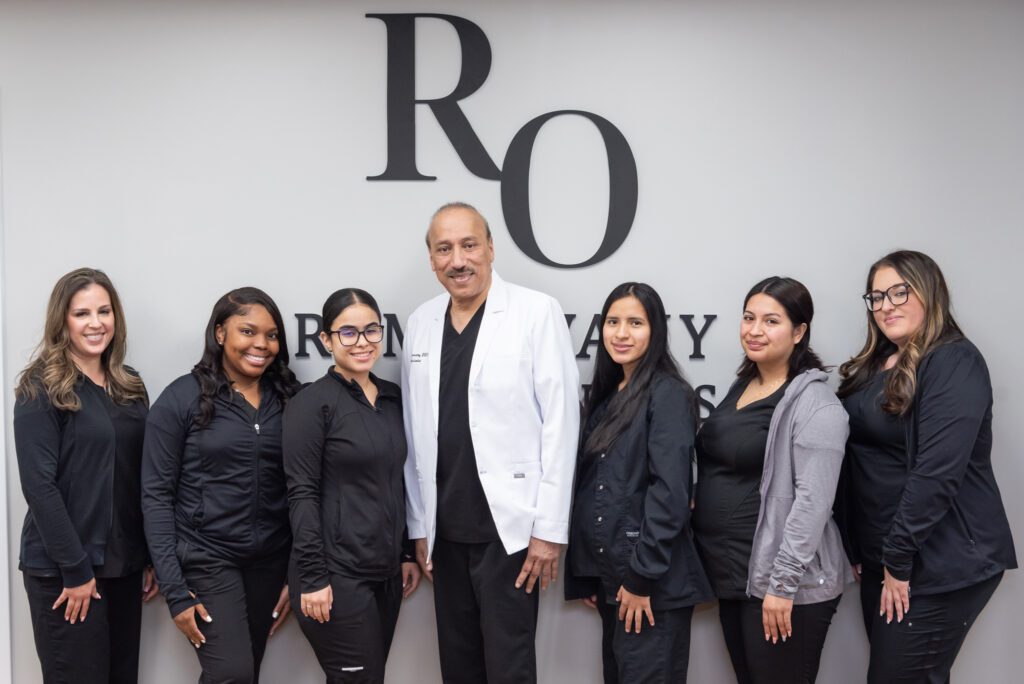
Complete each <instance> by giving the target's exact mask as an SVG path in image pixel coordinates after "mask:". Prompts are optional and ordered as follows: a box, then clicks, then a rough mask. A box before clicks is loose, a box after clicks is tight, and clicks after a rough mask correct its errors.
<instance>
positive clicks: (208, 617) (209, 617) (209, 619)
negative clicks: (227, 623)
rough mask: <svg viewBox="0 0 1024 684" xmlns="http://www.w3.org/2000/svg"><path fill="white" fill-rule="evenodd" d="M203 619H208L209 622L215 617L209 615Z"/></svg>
mask: <svg viewBox="0 0 1024 684" xmlns="http://www.w3.org/2000/svg"><path fill="white" fill-rule="evenodd" d="M203 619H204V620H206V621H207V622H213V617H211V616H210V615H207V616H206V617H204V618H203Z"/></svg>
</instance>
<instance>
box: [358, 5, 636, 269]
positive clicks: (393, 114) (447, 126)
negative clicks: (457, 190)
mask: <svg viewBox="0 0 1024 684" xmlns="http://www.w3.org/2000/svg"><path fill="white" fill-rule="evenodd" d="M366 16H367V17H368V18H370V19H379V20H381V21H382V22H384V26H385V28H386V30H387V54H388V72H387V73H388V76H387V116H388V126H387V130H388V151H387V166H386V167H385V169H384V172H383V173H381V174H379V175H376V176H367V177H366V179H367V180H371V181H376V180H405V181H409V180H411V181H425V180H426V181H430V180H437V178H436V176H427V175H425V174H422V173H420V171H419V169H418V168H417V166H416V105H427V106H428V107H430V111H431V112H433V114H434V117H435V118H436V119H437V122H438V123H439V124H440V125H441V129H442V130H443V131H444V134H445V135H446V136H448V140H449V141H450V142H451V144H452V147H454V148H455V151H456V153H458V155H459V158H460V159H461V160H462V163H463V164H465V165H466V168H467V169H469V171H470V172H471V173H473V174H475V175H476V176H479V177H480V178H485V179H487V180H497V181H501V207H502V211H503V213H504V215H505V224H506V225H507V226H508V230H509V234H510V235H511V237H512V241H513V242H515V244H516V246H517V247H519V249H521V250H522V251H523V253H524V254H526V256H528V257H530V258H531V259H533V260H534V261H536V262H538V263H541V264H544V265H546V266H553V267H555V268H582V267H584V266H590V265H593V264H596V263H598V262H601V261H604V260H605V259H607V258H608V257H610V256H611V255H612V254H614V253H615V251H616V250H617V249H618V248H619V247H621V246H622V244H623V243H624V242H625V240H626V237H627V236H628V235H629V231H630V229H631V228H632V226H633V219H634V218H635V217H636V205H637V187H638V185H637V172H636V160H635V159H634V157H633V151H632V150H631V149H630V147H629V143H628V142H627V141H626V138H625V137H624V136H623V135H622V133H621V132H620V131H619V129H618V128H616V127H615V126H614V125H613V124H612V123H611V122H609V121H608V120H607V119H605V118H604V117H602V116H598V115H597V114H594V113H592V112H585V111H582V110H577V109H563V110H559V111H555V112H548V113H547V114H542V115H540V116H538V117H536V118H535V119H533V120H532V121H530V122H528V123H527V124H526V125H525V126H523V127H522V128H521V129H519V132H518V133H516V135H515V137H514V138H513V139H512V143H511V145H509V148H508V151H507V152H506V154H505V160H504V162H503V164H502V169H501V170H499V169H498V167H497V166H496V165H495V163H494V161H493V160H492V159H491V157H490V155H488V154H487V150H486V149H484V146H483V143H481V142H480V138H479V137H478V136H477V134H476V132H475V131H474V130H473V127H472V126H471V125H470V123H469V119H467V118H466V115H465V113H464V112H463V111H462V108H461V107H460V106H459V101H461V100H463V99H465V98H466V97H469V96H470V95H472V94H473V93H474V92H476V91H477V90H478V89H479V88H480V86H482V85H483V84H484V81H486V80H487V76H488V74H489V73H490V71H491V44H490V41H488V40H487V36H486V35H485V34H484V32H483V30H482V29H481V28H480V27H479V26H477V25H476V24H474V23H473V22H472V21H469V20H468V19H464V18H462V17H456V16H454V15H451V14H433V13H406V14H367V15H366ZM417 19H439V20H441V21H446V22H448V23H449V24H451V26H452V27H453V28H454V29H455V32H456V34H457V35H458V38H459V46H460V47H461V49H462V65H461V71H460V72H459V82H458V84H456V86H455V89H454V90H453V91H452V92H451V93H449V94H448V95H445V96H444V97H437V98H432V99H423V98H417V97H416V20H417ZM566 115H572V116H581V117H583V118H585V119H587V120H589V121H590V122H591V123H593V124H594V125H595V126H597V130H598V131H599V132H600V133H601V138H602V140H603V141H604V146H605V152H606V153H607V155H608V186H609V192H608V220H607V223H606V224H605V228H604V237H603V238H602V240H601V244H600V246H599V247H598V248H597V251H596V252H595V253H594V254H593V255H591V256H590V257H589V258H587V259H584V260H582V261H579V262H577V263H573V264H562V263H559V262H557V261H555V260H553V259H551V258H549V257H548V256H547V255H545V254H544V252H543V251H541V248H540V245H539V244H538V243H537V238H536V235H535V234H534V231H533V221H532V218H531V216H530V160H531V158H532V157H533V145H534V143H535V142H536V140H537V134H538V133H539V132H540V129H541V127H543V126H544V124H545V123H547V122H548V121H550V120H551V119H553V118H555V117H556V116H566Z"/></svg>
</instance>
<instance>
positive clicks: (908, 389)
mask: <svg viewBox="0 0 1024 684" xmlns="http://www.w3.org/2000/svg"><path fill="white" fill-rule="evenodd" d="M886 266H888V267H889V268H891V269H893V270H894V271H896V272H897V273H898V274H899V275H900V277H901V278H902V279H903V280H904V281H905V282H906V283H907V284H908V285H909V286H910V289H911V291H912V292H913V293H914V296H915V297H917V298H918V300H920V302H921V305H922V306H923V307H924V322H923V323H922V325H921V327H920V329H918V331H917V332H915V333H914V334H913V335H911V337H910V339H909V340H908V341H907V343H906V344H905V345H904V347H903V349H902V350H900V349H898V348H897V347H896V345H895V344H893V343H892V342H891V341H889V338H887V337H886V336H885V333H883V332H882V330H881V329H880V328H879V327H878V324H877V323H876V322H875V317H874V314H873V313H872V312H871V311H868V312H867V317H868V335H867V339H866V340H865V341H864V347H863V349H861V350H860V352H858V353H857V355H856V356H854V357H853V358H852V359H850V360H849V361H847V362H846V363H844V364H843V365H842V366H840V367H839V377H840V378H841V379H842V380H841V382H840V384H839V392H838V394H839V396H840V397H846V396H848V395H850V394H853V393H854V392H856V391H857V390H859V389H861V388H862V387H864V386H865V385H866V384H867V383H868V381H870V380H871V378H872V377H873V376H874V375H875V374H876V373H878V372H879V371H880V370H881V369H882V368H883V367H884V366H885V360H886V359H887V358H889V357H890V356H892V355H893V354H894V353H898V354H899V356H898V357H897V358H896V365H895V366H893V369H892V371H893V372H892V373H890V374H889V377H888V378H886V380H885V390H884V395H885V396H884V401H883V402H882V408H883V409H884V410H885V412H886V413H890V414H893V415H897V416H901V415H905V414H906V413H907V412H908V411H909V410H910V409H911V407H912V406H913V404H914V393H915V392H916V391H917V367H918V365H919V364H920V363H921V359H923V358H924V357H925V356H926V355H927V354H928V353H929V352H931V351H932V350H933V349H935V348H936V347H938V346H940V345H943V344H946V343H947V342H952V341H954V340H958V339H960V338H962V337H963V332H961V330H960V326H958V325H957V323H956V320H955V319H954V318H953V312H952V310H951V304H950V297H949V288H948V287H946V279H945V278H944V277H943V275H942V269H940V268H939V265H938V264H936V263H935V261H934V260H932V258H931V257H930V256H928V255H927V254H922V253H921V252H914V251H911V250H901V251H898V252H893V253H891V254H887V255H885V256H884V257H882V258H881V259H879V260H878V261H876V262H875V263H874V264H872V265H871V269H870V270H869V271H868V282H867V287H866V288H865V292H870V291H871V288H872V285H873V283H874V279H875V273H877V272H878V270H879V269H880V268H885V267H886Z"/></svg>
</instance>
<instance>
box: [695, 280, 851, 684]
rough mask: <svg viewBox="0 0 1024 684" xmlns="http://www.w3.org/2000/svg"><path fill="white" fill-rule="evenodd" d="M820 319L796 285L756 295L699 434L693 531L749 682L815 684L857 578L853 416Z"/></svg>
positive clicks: (747, 303)
mask: <svg viewBox="0 0 1024 684" xmlns="http://www.w3.org/2000/svg"><path fill="white" fill-rule="evenodd" d="M813 315H814V305H813V302H812V300H811V295H810V293H809V292H808V291H807V288H806V287H804V286H803V285H802V284H801V283H800V282H798V281H796V280H793V279H792V278H781V277H777V276H773V277H771V278H766V279H765V280H762V281H761V282H759V283H758V284H757V285H755V286H754V287H753V288H752V289H751V290H750V292H749V293H748V294H747V296H746V298H745V299H744V306H743V320H742V322H741V323H740V343H741V344H742V346H743V350H744V352H745V357H744V359H743V363H742V364H741V365H740V368H739V370H738V372H737V376H738V377H737V380H736V382H735V383H734V384H733V386H732V388H731V389H730V390H729V393H728V394H727V395H726V397H725V399H723V400H722V402H721V403H720V404H719V405H718V407H717V408H716V409H715V410H714V411H713V412H712V413H711V415H710V416H709V417H708V419H707V420H706V421H705V422H704V424H703V426H702V427H701V429H700V432H699V433H698V435H697V441H696V448H697V467H698V483H697V488H696V497H695V499H696V501H695V504H696V508H695V511H694V522H693V526H694V531H695V533H696V539H697V548H698V550H699V552H700V554H701V558H702V560H703V562H704V567H705V570H706V571H707V575H708V579H709V580H710V581H711V584H712V587H713V588H714V590H715V594H716V596H717V597H718V599H719V620H720V621H721V624H722V631H723V634H724V636H725V641H726V646H727V647H728V650H729V656H730V659H731V660H732V664H733V668H734V669H735V671H736V678H737V680H738V681H739V682H740V684H746V683H748V682H755V683H761V682H787V683H788V682H813V681H814V680H815V677H816V676H817V673H818V663H819V661H820V658H821V650H822V647H823V646H824V643H825V636H826V634H827V632H828V627H829V624H830V623H831V621H832V616H833V615H834V614H835V610H836V606H837V605H838V603H839V599H840V597H841V595H842V591H843V585H844V584H846V582H847V581H852V579H853V578H852V574H851V571H850V567H849V564H848V562H847V560H846V555H845V552H844V550H843V545H842V541H841V539H840V536H839V530H838V528H837V526H836V523H835V522H834V521H833V520H832V502H833V499H834V498H835V492H836V483H837V481H838V479H839V473H840V469H841V466H842V462H843V452H844V447H845V444H846V437H847V434H848V432H849V429H848V425H847V415H846V411H845V410H844V409H843V407H842V404H840V402H839V400H838V399H837V398H836V395H835V393H834V392H833V391H832V390H831V389H829V387H828V385H827V384H826V382H825V380H826V378H827V376H826V374H825V372H824V367H823V366H822V363H821V360H820V359H819V358H818V356H817V355H816V354H815V353H814V352H813V351H812V350H811V348H810V338H811V327H810V326H811V319H812V317H813Z"/></svg>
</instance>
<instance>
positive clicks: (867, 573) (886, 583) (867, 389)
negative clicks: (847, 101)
mask: <svg viewBox="0 0 1024 684" xmlns="http://www.w3.org/2000/svg"><path fill="white" fill-rule="evenodd" d="M866 290H867V292H866V294H864V295H863V297H864V301H865V303H866V304H867V339H866V341H865V343H864V347H863V349H861V351H860V352H859V353H858V354H857V355H856V356H854V357H853V358H852V359H850V360H849V361H848V362H846V363H845V364H843V366H842V367H841V369H840V374H841V376H842V383H841V385H840V388H839V396H840V397H841V398H842V399H843V404H844V406H845V407H846V410H847V412H848V413H849V415H850V439H849V442H848V443H847V450H846V465H845V471H846V472H845V474H844V483H845V484H844V486H843V487H841V490H842V493H843V494H844V497H843V498H844V499H845V501H844V503H843V505H842V506H840V507H839V511H840V512H841V514H842V517H843V518H844V519H845V525H844V527H845V528H846V532H847V534H846V537H847V547H848V552H849V554H850V559H851V561H852V562H853V563H854V568H855V569H856V570H858V571H859V572H860V575H861V577H862V579H863V581H862V582H861V607H862V610H863V613H864V625H865V628H866V629H867V632H868V639H869V640H870V642H871V663H870V666H869V671H868V681H869V682H896V681H899V682H902V681H914V682H946V681H948V680H949V671H950V668H951V667H952V665H953V661H954V659H955V658H956V655H957V653H958V652H959V650H960V647H961V645H962V644H963V641H964V638H965V637H966V636H967V631H968V630H969V629H970V627H971V625H972V624H973V623H974V620H975V619H976V618H977V617H978V615H979V614H980V613H981V610H982V608H984V606H985V604H986V603H987V602H988V600H989V598H991V596H992V594H993V592H995V589H996V586H997V585H998V584H999V581H1000V579H1001V578H1002V575H1003V571H1004V570H1006V569H1008V568H1015V567H1017V560H1016V556H1015V552H1014V548H1013V539H1012V537H1011V536H1010V527H1009V523H1008V521H1007V518H1006V512H1005V510H1004V509H1003V504H1002V500H1001V498H1000V496H999V488H998V487H997V486H996V481H995V476H994V474H993V472H992V461H991V451H992V384H991V381H990V380H989V374H988V367H987V366H986V365H985V359H984V358H982V355H981V352H979V351H978V349H977V347H975V346H974V345H973V344H972V343H971V342H970V340H968V339H967V338H966V337H965V336H964V334H963V332H961V330H960V327H959V326H958V325H957V323H956V321H955V320H954V318H953V315H952V312H951V310H950V297H949V290H948V288H947V287H946V281H945V279H944V278H943V275H942V271H941V270H940V269H939V267H938V265H937V264H936V263H935V262H934V261H933V260H932V259H931V258H930V257H928V256H927V255H925V254H922V253H920V252H912V251H899V252H893V253H892V254H889V255H887V256H885V257H883V258H881V259H879V260H878V261H876V262H875V263H874V264H873V265H872V266H871V269H870V270H869V271H868V279H867V288H866ZM911 588H913V597H911ZM911 603H913V612H910V608H911Z"/></svg>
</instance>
